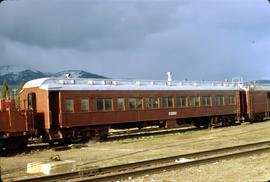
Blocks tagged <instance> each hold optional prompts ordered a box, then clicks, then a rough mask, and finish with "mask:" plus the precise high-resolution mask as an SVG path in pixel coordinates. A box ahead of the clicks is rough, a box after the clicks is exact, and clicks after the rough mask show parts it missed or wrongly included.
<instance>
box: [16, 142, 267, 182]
mask: <svg viewBox="0 0 270 182" xmlns="http://www.w3.org/2000/svg"><path fill="white" fill-rule="evenodd" d="M266 151H270V141H264V142H259V143H251V144H246V145H239V146H232V147H226V148H219V149H214V150H208V151H202V152H196V153H190V154H183V155H177V156H171V157H166V158H159V159H153V160H147V161H140V162H135V163H129V164H123V165H117V166H110V167H104V168H92V169H80V170H77V171H74V172H70V173H63V174H57V175H50V176H43V177H38V178H28V179H17V180H14V181H20V182H32V181H41V182H42V181H63V180H65V181H115V180H121V179H127V178H130V177H132V178H134V177H138V176H142V175H145V174H153V173H160V172H163V171H168V170H174V169H179V168H183V167H190V166H194V165H200V164H205V163H212V162H215V161H218V160H225V159H232V158H237V157H241V156H246V155H253V154H258V153H263V152H266Z"/></svg>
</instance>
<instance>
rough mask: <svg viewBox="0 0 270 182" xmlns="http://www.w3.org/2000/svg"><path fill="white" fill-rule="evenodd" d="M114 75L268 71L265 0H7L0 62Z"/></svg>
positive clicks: (0, 23)
mask: <svg viewBox="0 0 270 182" xmlns="http://www.w3.org/2000/svg"><path fill="white" fill-rule="evenodd" d="M2 65H22V66H27V67H30V68H34V69H38V70H40V71H44V72H57V71H62V70H66V69H82V70H85V71H89V72H92V73H96V74H100V75H104V76H107V77H112V78H136V79H165V78H166V72H167V71H171V72H173V79H177V80H183V79H188V80H224V79H231V78H232V77H243V78H244V80H251V79H270V3H269V2H268V0H49V1H44V0H6V1H4V2H2V3H1V4H0V66H2Z"/></svg>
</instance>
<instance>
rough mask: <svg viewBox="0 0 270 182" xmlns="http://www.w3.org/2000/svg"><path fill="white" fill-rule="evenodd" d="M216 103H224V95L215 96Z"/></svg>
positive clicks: (218, 104) (220, 104)
mask: <svg viewBox="0 0 270 182" xmlns="http://www.w3.org/2000/svg"><path fill="white" fill-rule="evenodd" d="M216 105H217V106H222V105H224V96H221V95H217V96H216Z"/></svg>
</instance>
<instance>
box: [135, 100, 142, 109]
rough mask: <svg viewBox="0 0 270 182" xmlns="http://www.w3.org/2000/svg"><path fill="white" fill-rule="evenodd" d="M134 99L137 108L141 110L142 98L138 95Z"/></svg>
mask: <svg viewBox="0 0 270 182" xmlns="http://www.w3.org/2000/svg"><path fill="white" fill-rule="evenodd" d="M136 101H137V109H138V110H141V109H142V98H141V97H138V98H136Z"/></svg>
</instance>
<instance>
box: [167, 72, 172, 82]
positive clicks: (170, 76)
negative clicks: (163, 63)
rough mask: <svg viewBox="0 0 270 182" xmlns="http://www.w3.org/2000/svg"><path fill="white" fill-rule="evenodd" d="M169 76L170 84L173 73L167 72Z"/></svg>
mask: <svg viewBox="0 0 270 182" xmlns="http://www.w3.org/2000/svg"><path fill="white" fill-rule="evenodd" d="M167 76H168V80H167V81H168V82H171V81H172V72H167Z"/></svg>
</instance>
